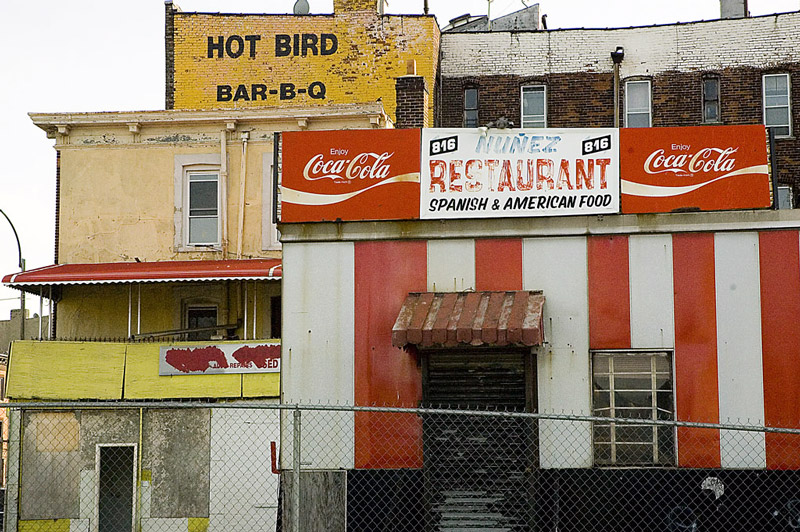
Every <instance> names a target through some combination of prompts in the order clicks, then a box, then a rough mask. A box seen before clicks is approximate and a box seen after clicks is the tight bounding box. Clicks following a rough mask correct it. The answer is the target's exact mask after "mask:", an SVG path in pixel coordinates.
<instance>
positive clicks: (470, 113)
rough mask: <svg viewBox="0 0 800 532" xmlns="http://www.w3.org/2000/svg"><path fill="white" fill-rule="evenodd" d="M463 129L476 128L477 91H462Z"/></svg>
mask: <svg viewBox="0 0 800 532" xmlns="http://www.w3.org/2000/svg"><path fill="white" fill-rule="evenodd" d="M464 127H478V89H477V88H476V87H469V88H467V89H464Z"/></svg>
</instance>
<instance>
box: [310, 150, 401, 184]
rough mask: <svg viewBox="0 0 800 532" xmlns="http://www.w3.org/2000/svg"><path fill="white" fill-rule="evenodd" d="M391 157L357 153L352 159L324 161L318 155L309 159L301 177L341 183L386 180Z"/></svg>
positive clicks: (384, 153)
mask: <svg viewBox="0 0 800 532" xmlns="http://www.w3.org/2000/svg"><path fill="white" fill-rule="evenodd" d="M349 151H350V150H337V149H332V150H331V155H338V154H340V153H344V154H345V155H347V154H348V153H349ZM392 155H394V153H388V152H383V153H381V154H377V153H359V154H358V155H356V156H355V157H353V158H352V159H326V158H325V155H324V154H322V153H319V154H317V155H315V156H314V157H312V158H311V159H309V161H308V163H307V164H306V167H305V168H304V169H303V177H304V178H305V179H306V181H316V180H318V179H331V180H333V181H342V182H344V181H347V180H348V179H386V178H387V177H389V172H390V171H391V169H392V165H391V164H390V163H389V162H388V160H389V159H390V158H391V157H392Z"/></svg>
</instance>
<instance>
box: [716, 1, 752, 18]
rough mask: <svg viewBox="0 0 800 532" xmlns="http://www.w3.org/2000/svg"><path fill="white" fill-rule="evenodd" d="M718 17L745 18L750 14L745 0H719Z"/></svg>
mask: <svg viewBox="0 0 800 532" xmlns="http://www.w3.org/2000/svg"><path fill="white" fill-rule="evenodd" d="M719 11H720V18H745V17H749V16H750V11H749V10H748V9H747V0H719Z"/></svg>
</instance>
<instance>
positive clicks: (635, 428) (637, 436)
mask: <svg viewBox="0 0 800 532" xmlns="http://www.w3.org/2000/svg"><path fill="white" fill-rule="evenodd" d="M616 432H617V434H616V436H617V442H641V443H652V442H653V427H647V426H644V425H630V426H627V427H626V426H621V425H617V431H616Z"/></svg>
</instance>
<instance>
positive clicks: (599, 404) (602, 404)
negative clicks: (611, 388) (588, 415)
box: [592, 387, 611, 411]
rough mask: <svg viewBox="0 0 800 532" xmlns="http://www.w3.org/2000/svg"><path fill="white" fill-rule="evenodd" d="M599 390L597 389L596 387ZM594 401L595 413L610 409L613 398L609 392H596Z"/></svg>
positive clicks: (593, 396) (593, 395)
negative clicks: (600, 409)
mask: <svg viewBox="0 0 800 532" xmlns="http://www.w3.org/2000/svg"><path fill="white" fill-rule="evenodd" d="M595 390H597V387H595ZM592 401H593V403H592V404H593V405H594V409H595V411H597V409H599V408H609V407H610V406H611V396H610V395H609V394H608V393H607V392H594V394H592Z"/></svg>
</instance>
